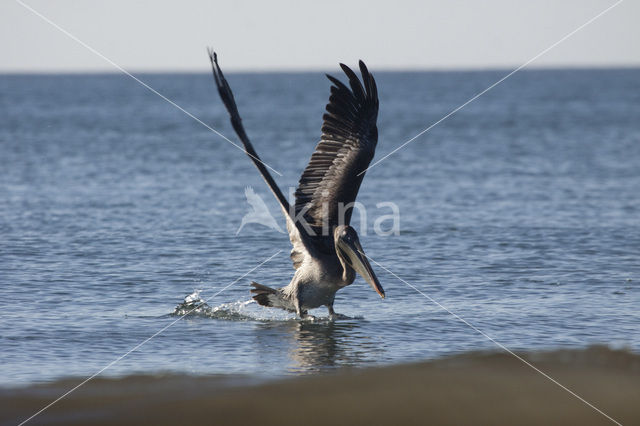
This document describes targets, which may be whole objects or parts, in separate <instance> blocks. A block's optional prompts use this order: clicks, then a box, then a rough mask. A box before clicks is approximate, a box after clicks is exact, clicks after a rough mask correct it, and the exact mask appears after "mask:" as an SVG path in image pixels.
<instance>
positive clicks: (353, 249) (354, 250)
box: [341, 240, 384, 299]
mask: <svg viewBox="0 0 640 426" xmlns="http://www.w3.org/2000/svg"><path fill="white" fill-rule="evenodd" d="M341 243H342V244H341V246H342V247H341V248H342V249H343V250H344V251H345V253H346V254H347V256H349V260H350V261H351V267H352V268H353V269H355V271H356V272H357V273H359V274H360V275H362V278H364V279H365V281H366V282H367V283H369V285H370V286H371V288H372V289H374V290H375V291H376V293H378V294H379V295H380V297H382V298H383V299H384V289H383V288H382V285H380V281H378V277H376V274H375V272H373V269H372V268H371V264H370V263H369V260H368V259H367V256H366V255H365V254H364V250H363V249H362V246H361V245H360V242H359V241H357V240H356V241H348V242H347V241H341Z"/></svg>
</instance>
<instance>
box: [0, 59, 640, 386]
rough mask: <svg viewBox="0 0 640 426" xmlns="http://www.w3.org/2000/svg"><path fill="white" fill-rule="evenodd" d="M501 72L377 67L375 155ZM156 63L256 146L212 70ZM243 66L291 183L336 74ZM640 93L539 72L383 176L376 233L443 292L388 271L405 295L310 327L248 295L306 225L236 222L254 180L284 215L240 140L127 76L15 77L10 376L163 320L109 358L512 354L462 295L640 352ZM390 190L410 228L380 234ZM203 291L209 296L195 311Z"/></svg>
mask: <svg viewBox="0 0 640 426" xmlns="http://www.w3.org/2000/svg"><path fill="white" fill-rule="evenodd" d="M505 73H506V72H455V73H446V72H436V73H377V74H376V77H377V79H378V86H379V90H380V97H381V101H380V118H379V129H380V141H379V144H378V151H377V155H376V159H379V158H382V157H383V156H384V155H385V154H387V153H389V152H391V151H392V150H393V149H394V148H396V147H398V146H399V145H400V144H402V143H403V142H405V141H406V140H407V139H409V138H410V137H412V136H414V135H415V134H416V133H418V132H419V131H421V130H422V129H424V128H426V127H427V126H429V125H430V124H432V123H433V122H435V121H437V120H438V119H440V118H441V117H442V116H443V115H445V114H446V113H448V112H449V111H450V110H452V109H453V108H455V107H457V106H458V105H460V104H461V103H463V102H465V101H466V100H467V99H469V98H470V97H472V96H473V95H474V94H476V93H477V92H479V91H481V90H482V89H484V88H485V87H487V86H489V85H490V84H492V83H493V82H494V81H496V80H498V79H499V78H500V77H502V76H503V75H504V74H505ZM336 74H337V72H336ZM140 77H141V78H142V79H143V80H145V81H146V82H147V83H149V84H150V85H151V86H153V87H154V88H156V89H157V90H158V91H160V92H162V93H163V94H164V95H166V96H167V97H169V98H170V99H172V100H174V101H175V102H177V103H178V104H180V105H181V106H183V107H184V108H185V109H187V110H188V111H190V112H191V113H193V114H194V115H195V116H197V117H199V118H201V119H202V120H203V121H205V122H207V123H209V124H210V125H211V126H213V127H214V128H216V129H218V130H220V131H221V132H222V133H224V134H225V135H227V136H228V137H229V138H230V139H231V140H233V141H236V140H237V139H236V138H235V135H234V134H233V131H232V130H231V128H230V125H229V124H228V121H227V116H226V113H225V111H223V109H222V106H221V103H220V101H219V99H218V97H217V94H216V93H214V90H213V87H212V84H211V78H210V76H208V75H142V76H140ZM230 82H231V84H232V86H233V88H234V89H235V91H236V98H237V100H238V103H239V106H240V110H241V112H242V114H243V116H244V121H245V125H246V127H247V130H248V132H249V134H250V136H252V137H253V141H254V144H255V146H256V149H257V150H258V152H259V153H261V155H262V157H263V159H264V160H265V161H266V162H267V163H268V164H269V165H271V166H272V167H274V168H275V169H277V170H279V171H281V172H282V174H283V176H282V177H277V180H278V182H279V183H280V185H281V186H282V187H283V188H285V191H286V188H287V187H289V186H292V185H295V184H296V182H297V179H298V176H299V174H300V173H301V171H302V169H303V167H304V166H305V164H306V162H307V160H308V158H309V156H310V155H311V152H312V151H313V148H314V146H315V143H316V142H317V140H318V137H319V133H320V132H319V128H320V124H321V114H322V112H323V108H324V105H325V103H326V100H327V97H328V96H327V95H328V86H329V83H328V81H327V80H326V79H325V78H324V77H323V76H322V75H321V74H320V73H309V74H251V75H247V74H245V75H231V76H230ZM639 88H640V70H637V69H636V70H563V71H526V72H521V73H518V74H516V75H514V76H513V77H512V78H510V79H508V80H507V81H506V82H505V83H503V84H502V85H500V86H498V87H497V88H495V89H494V90H492V91H490V92H489V93H487V94H485V95H484V96H482V97H481V98H480V99H478V100H477V101H476V102H474V103H472V104H471V105H469V106H468V107H466V108H465V109H463V110H462V111H460V112H458V113H457V114H455V115H454V116H452V117H451V118H449V119H448V120H446V121H444V122H443V123H441V124H440V125H438V126H436V127H435V128H434V129H432V130H431V131H429V132H428V133H427V134H425V135H423V136H422V137H420V138H418V139H417V140H415V141H414V142H412V143H411V144H409V145H408V146H407V147H405V148H404V149H402V150H400V151H399V152H397V153H396V154H394V155H393V156H391V157H390V158H388V159H387V160H385V161H383V162H382V163H380V164H379V165H378V166H376V167H374V168H373V169H371V170H370V171H369V172H368V174H367V177H366V179H365V181H364V184H363V186H362V188H361V191H360V197H359V201H361V202H362V203H363V205H364V206H365V207H366V208H367V217H366V220H363V221H361V223H358V220H356V221H355V225H356V228H357V229H360V228H361V226H360V225H362V226H363V227H364V230H360V234H361V242H362V244H363V246H364V248H365V250H366V251H367V253H368V254H369V255H370V256H371V257H372V258H373V259H374V260H375V261H377V262H379V263H380V264H381V265H383V266H384V268H387V269H388V270H389V271H392V272H393V273H394V274H397V275H398V276H399V277H400V278H402V279H403V280H405V281H406V282H407V283H409V284H411V285H412V286H415V287H416V288H417V289H419V290H420V291H421V292H423V293H424V295H426V296H423V295H421V294H419V293H417V292H416V290H414V289H412V288H411V287H410V286H408V285H407V284H405V283H404V282H402V281H400V280H398V279H397V278H396V277H395V276H394V275H392V274H391V273H389V272H387V271H385V269H383V268H382V267H380V266H376V265H374V269H375V270H376V272H377V274H378V276H379V278H380V280H381V282H382V284H383V286H384V287H385V289H386V291H387V299H386V300H384V301H383V300H380V299H379V297H378V296H377V295H376V294H375V293H374V292H373V291H372V290H371V289H370V288H369V287H368V286H367V285H366V284H365V283H364V282H363V281H362V279H361V278H359V279H358V280H357V281H356V283H354V284H353V285H352V286H351V287H348V288H346V289H345V290H342V291H340V292H339V293H338V296H337V300H336V310H337V311H338V312H341V313H343V314H346V315H348V316H350V317H352V318H353V319H350V320H340V321H336V322H329V321H327V320H326V319H323V318H322V317H325V316H326V311H325V310H324V309H322V310H317V311H316V312H313V313H314V314H316V315H317V316H319V317H320V319H319V320H317V321H314V322H301V321H298V320H296V319H295V318H294V317H293V316H292V315H290V314H287V313H285V312H278V311H273V310H268V309H263V308H261V307H259V306H256V304H255V303H248V301H250V297H249V292H248V284H249V282H250V281H251V280H256V281H258V282H261V283H264V284H267V285H273V286H278V285H285V284H287V283H288V282H289V280H290V278H291V276H292V273H293V269H292V268H291V263H290V261H289V259H288V251H289V249H290V246H289V241H288V238H287V237H286V235H283V234H280V233H278V232H277V231H275V230H272V229H270V228H267V227H264V226H261V225H257V224H247V225H245V226H244V228H243V229H242V231H241V232H240V233H239V234H238V235H236V231H237V230H238V228H239V226H240V223H241V219H242V217H243V215H244V214H245V213H247V212H248V211H249V205H248V204H247V201H246V198H245V187H247V186H251V187H253V189H254V190H255V192H256V193H257V194H258V195H259V196H261V197H262V198H263V199H264V200H265V201H266V202H267V204H268V206H269V207H270V208H271V210H272V212H273V213H274V215H276V217H277V218H278V220H280V225H281V226H283V224H282V221H281V217H280V216H279V212H278V210H277V208H276V204H275V202H273V200H272V196H271V195H270V193H269V192H268V191H267V190H266V186H265V185H264V183H263V182H262V181H261V179H260V178H259V176H258V174H257V171H256V170H255V169H254V167H253V165H252V164H251V163H250V161H249V160H248V158H246V156H245V155H244V154H243V153H242V152H241V151H240V150H238V149H237V148H235V147H233V146H232V145H231V144H229V143H228V142H226V141H224V140H223V139H221V138H220V137H219V136H217V135H215V134H213V133H211V132H210V131H209V130H207V129H206V128H205V127H203V126H202V125H201V124H198V123H197V122H195V121H194V120H193V119H191V118H189V117H187V116H186V115H185V114H184V113H182V112H181V111H179V110H177V109H176V108H174V107H173V106H171V105H169V104H168V103H166V102H165V101H163V100H162V99H160V98H159V97H158V96H156V95H154V94H152V93H150V92H149V91H147V90H146V89H144V88H142V87H141V86H139V85H138V84H137V83H135V82H134V81H132V80H131V79H129V78H128V77H126V76H122V75H94V76H84V75H73V76H72V75H68V76H0V107H1V113H0V348H1V350H0V385H3V386H13V385H21V384H27V383H32V382H40V381H47V380H51V379H54V378H59V377H67V376H79V377H81V376H88V375H91V374H93V373H95V372H97V371H98V370H100V369H102V368H103V367H105V366H106V365H108V364H109V363H111V362H112V361H114V360H116V359H117V358H118V357H120V356H121V355H123V354H125V353H127V352H128V351H130V350H131V349H132V348H134V347H136V345H138V344H139V343H141V342H143V341H145V339H147V338H149V337H151V336H153V335H154V334H155V333H157V332H158V331H160V330H162V329H163V328H166V327H167V326H169V327H168V328H166V329H164V331H162V333H160V334H159V335H157V336H155V337H154V338H152V339H151V340H149V341H147V342H146V343H145V344H144V345H143V346H141V347H139V348H138V349H137V350H136V351H134V352H132V353H130V354H129V355H128V356H126V357H125V358H123V359H121V360H120V361H118V362H117V363H115V364H113V365H112V366H111V367H110V368H109V369H107V370H106V371H104V373H103V374H104V375H121V374H128V373H134V372H135V373H153V372H158V371H175V372H186V373H193V374H211V373H213V374H217V373H246V374H252V375H258V376H259V377H276V376H281V375H284V374H290V373H293V374H299V373H306V372H312V371H318V370H325V369H331V368H333V367H337V366H345V365H349V366H364V365H372V364H391V363H398V362H402V361H407V360H418V359H427V358H433V357H438V356H441V355H445V354H451V353H456V352H461V351H468V350H473V349H493V348H495V346H494V344H493V343H492V342H491V341H489V340H488V339H487V338H486V337H485V336H483V335H481V334H480V333H478V332H477V331H475V330H473V329H472V328H470V327H469V326H468V325H466V324H464V323H463V322H461V321H460V319H458V318H456V317H455V316H453V315H452V314H451V313H449V312H447V311H446V310H445V309H443V307H442V306H444V307H446V308H447V309H448V310H450V311H451V312H453V313H455V314H456V315H459V316H460V317H461V318H464V319H465V320H466V321H468V322H469V323H470V324H473V325H474V326H475V327H477V328H478V329H480V330H482V331H483V332H484V333H486V334H487V335H489V336H491V337H492V338H494V339H496V340H497V341H498V342H500V343H502V344H504V345H506V346H507V347H509V348H510V349H513V350H521V349H546V348H557V347H578V348H579V347H585V346H587V345H590V344H593V343H604V344H608V345H610V346H613V347H630V348H631V349H632V350H634V351H636V352H637V351H640V310H639V306H640V91H639ZM380 202H393V203H395V204H396V205H397V206H398V208H399V210H400V227H399V231H400V235H391V236H382V235H377V234H376V233H375V232H374V223H375V221H376V219H381V218H382V216H384V215H387V214H389V213H390V210H389V208H388V207H384V206H379V207H376V204H377V203H380ZM356 216H357V215H356ZM389 224H390V221H386V222H383V228H384V229H387V228H388V227H389V226H388V225H389ZM365 231H366V232H365ZM363 234H366V235H363ZM280 250H281V252H280V253H279V254H277V255H276V256H275V257H274V258H273V259H272V260H270V261H269V262H267V263H265V264H264V265H262V266H260V267H259V268H257V269H255V270H254V271H253V272H250V273H249V274H248V275H246V276H243V275H244V274H246V273H247V271H249V270H251V269H253V268H255V267H256V266H258V265H259V264H260V262H262V261H263V260H265V259H267V258H269V257H270V256H272V255H273V254H275V253H278V252H279V251H280ZM239 277H242V278H240V279H239V280H238V281H237V282H235V283H234V284H233V285H231V286H230V287H229V288H227V289H225V290H224V291H222V292H220V293H219V294H217V295H216V296H215V297H213V298H211V296H213V295H215V294H216V293H218V292H219V291H220V290H221V289H223V288H224V287H225V286H228V285H229V284H231V283H233V282H234V281H235V280H237V279H238V278H239ZM198 291H199V293H198ZM198 294H199V296H198ZM188 296H189V297H190V300H192V301H194V302H195V303H196V304H199V303H201V302H200V301H201V300H207V299H208V300H207V305H206V306H204V305H203V306H202V307H201V308H200V309H199V310H198V314H197V315H195V316H191V317H189V318H185V319H182V320H179V321H177V322H175V321H176V320H177V319H178V318H179V317H178V316H176V315H174V312H175V310H176V307H178V305H180V304H181V303H182V302H183V300H184V299H185V297H188ZM429 298H431V299H429ZM434 301H435V302H437V303H439V304H441V306H439V305H438V304H436V303H434ZM178 311H180V309H178ZM174 322H175V323H174Z"/></svg>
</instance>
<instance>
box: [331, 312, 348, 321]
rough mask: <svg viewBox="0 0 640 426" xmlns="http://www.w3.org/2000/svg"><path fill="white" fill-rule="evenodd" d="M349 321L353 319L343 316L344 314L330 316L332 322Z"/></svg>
mask: <svg viewBox="0 0 640 426" xmlns="http://www.w3.org/2000/svg"><path fill="white" fill-rule="evenodd" d="M348 319H353V318H351V317H350V316H348V315H343V314H339V313H337V312H334V313H332V314H330V315H329V320H330V321H336V320H348Z"/></svg>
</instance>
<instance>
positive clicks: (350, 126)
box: [209, 50, 385, 317]
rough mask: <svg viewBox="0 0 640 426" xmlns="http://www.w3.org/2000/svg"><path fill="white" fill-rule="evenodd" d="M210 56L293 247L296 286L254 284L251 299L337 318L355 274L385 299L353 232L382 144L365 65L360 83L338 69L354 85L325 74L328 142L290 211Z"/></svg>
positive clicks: (325, 136) (374, 89)
mask: <svg viewBox="0 0 640 426" xmlns="http://www.w3.org/2000/svg"><path fill="white" fill-rule="evenodd" d="M209 58H210V60H211V66H212V68H213V76H214V81H215V83H216V87H217V89H218V93H219V94H220V97H221V99H222V101H223V102H224V105H225V107H226V108H227V111H228V112H229V115H230V118H231V124H232V125H233V128H234V130H235V132H236V133H237V135H238V137H239V138H240V140H241V141H242V143H243V145H244V148H245V152H246V153H247V155H248V156H249V158H250V159H251V160H252V161H253V163H254V164H255V166H256V167H257V168H258V170H259V171H260V174H261V175H262V177H263V178H264V180H265V182H266V183H267V185H268V186H269V189H270V190H271V192H273V194H274V195H275V197H276V199H277V200H278V202H279V203H280V207H281V208H282V211H283V213H284V216H285V218H286V222H287V230H288V232H289V239H290V240H291V243H292V245H293V249H292V250H291V260H292V261H293V267H294V269H295V273H294V275H293V279H292V280H291V282H290V283H289V284H288V285H287V286H285V287H282V288H279V289H274V288H271V287H267V286H264V285H262V284H258V283H256V282H252V283H251V285H252V286H253V288H252V289H251V293H252V294H253V298H254V299H255V300H256V301H257V302H258V303H259V304H260V305H263V306H269V307H275V308H281V309H286V310H288V311H292V312H296V313H297V314H298V315H299V316H300V317H305V316H307V312H308V310H310V309H314V308H318V307H320V306H326V307H327V308H328V309H329V315H330V316H331V317H334V316H335V315H336V313H335V312H334V310H333V302H334V299H335V295H336V292H337V291H338V290H340V289H341V288H343V287H346V286H348V285H350V284H351V283H353V281H354V280H355V277H356V273H358V274H360V275H361V276H362V277H363V278H364V279H365V280H366V281H367V283H369V285H370V286H371V287H372V288H373V289H374V290H375V291H376V292H377V293H378V294H379V295H380V297H382V298H384V297H385V293H384V290H383V288H382V286H381V285H380V282H379V280H378V278H377V277H376V275H375V273H374V272H373V269H372V268H371V265H370V264H369V261H368V260H367V256H366V255H365V253H364V250H363V249H362V246H361V245H360V240H359V238H358V234H357V232H356V231H355V229H353V228H352V227H351V226H349V223H350V221H351V214H352V206H353V202H354V201H355V199H356V196H357V194H358V190H359V189H360V184H361V183H362V179H363V178H364V172H365V171H366V170H367V167H368V166H369V164H370V163H371V160H372V159H373V155H374V153H375V147H376V144H377V141H378V130H377V127H376V121H377V116H378V91H377V87H376V82H375V80H374V78H373V76H372V75H371V74H370V73H369V71H368V70H367V67H366V66H365V64H364V63H363V62H362V61H360V63H359V66H360V72H361V75H362V82H361V81H360V79H359V78H358V76H357V75H356V74H355V73H354V72H353V71H352V70H351V69H350V68H349V67H347V66H346V65H344V64H340V66H341V67H342V70H343V71H344V73H345V74H346V76H347V77H348V79H349V86H350V87H348V86H346V85H345V84H343V83H342V82H340V81H339V80H338V79H336V78H334V77H332V76H329V75H327V77H328V78H329V80H330V81H331V82H332V83H333V85H332V87H331V95H330V97H329V103H328V104H327V107H326V113H325V114H324V116H323V125H322V137H321V140H320V142H319V143H318V145H317V146H316V149H315V151H314V153H313V155H312V156H311V160H310V161H309V164H308V165H307V167H306V168H305V170H304V172H303V173H302V176H301V177H300V181H299V183H298V188H297V189H296V193H295V204H294V205H290V204H289V202H288V201H287V199H286V198H285V197H284V195H283V194H282V191H281V190H280V188H279V187H278V185H277V184H276V183H275V181H274V180H273V177H272V176H271V174H270V173H269V171H268V170H267V168H266V167H265V164H264V163H263V162H262V161H261V160H260V157H259V156H258V154H257V153H256V151H255V149H254V148H253V145H252V144H251V142H250V140H249V138H248V137H247V134H246V132H245V130H244V126H243V125H242V119H241V118H240V114H239V112H238V108H237V106H236V103H235V99H234V97H233V92H232V91H231V87H230V86H229V84H228V82H227V80H226V79H225V77H224V74H223V73H222V70H221V69H220V66H219V65H218V60H217V55H216V54H215V52H213V51H211V50H210V51H209Z"/></svg>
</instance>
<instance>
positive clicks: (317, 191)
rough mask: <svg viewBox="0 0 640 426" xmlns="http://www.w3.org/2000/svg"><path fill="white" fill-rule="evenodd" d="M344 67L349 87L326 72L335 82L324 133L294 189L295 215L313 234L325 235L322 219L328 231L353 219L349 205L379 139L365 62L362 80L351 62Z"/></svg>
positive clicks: (374, 95) (374, 96) (375, 103)
mask: <svg viewBox="0 0 640 426" xmlns="http://www.w3.org/2000/svg"><path fill="white" fill-rule="evenodd" d="M340 66H341V67H342V70H343V71H344V73H345V74H346V75H347V77H348V78H349V85H350V86H351V88H349V87H347V86H346V85H345V84H343V83H342V82H340V81H339V80H337V79H336V78H334V77H331V76H330V75H327V77H328V78H329V80H331V82H332V83H333V86H332V87H331V96H330V97H329V103H328V104H327V107H326V111H327V112H326V113H325V114H324V117H323V119H324V123H323V125H322V138H321V140H320V142H319V143H318V145H317V146H316V150H315V152H314V153H313V155H312V156H311V160H310V161H309V164H308V165H307V167H306V169H305V170H304V172H303V173H302V176H301V177H300V182H299V185H298V188H297V190H296V203H295V212H296V217H298V218H300V217H303V218H304V220H305V221H306V224H307V225H308V227H309V228H310V229H311V233H310V234H311V236H321V235H323V232H322V231H323V222H324V225H325V227H324V229H325V234H326V230H327V229H331V228H332V226H335V225H339V224H345V225H348V224H349V222H350V221H351V213H352V211H353V209H352V208H350V207H351V206H350V204H351V203H353V202H354V201H355V199H356V196H357V195H358V190H359V189H360V184H361V183H362V179H363V178H364V171H365V170H366V169H367V167H368V166H369V164H370V163H371V160H372V159H373V155H374V153H375V149H376V144H377V142H378V129H377V127H376V120H377V118H378V90H377V87H376V82H375V80H374V78H373V76H372V75H371V74H370V73H369V71H368V70H367V67H366V66H365V64H364V62H362V61H360V72H361V74H362V82H361V81H360V80H359V79H358V76H357V75H356V74H355V73H354V72H353V71H352V70H351V69H350V68H349V67H347V66H346V65H344V64H340ZM340 216H342V218H341V217H340Z"/></svg>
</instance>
